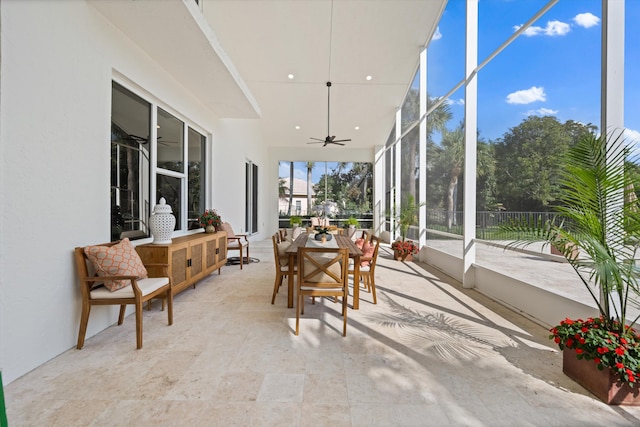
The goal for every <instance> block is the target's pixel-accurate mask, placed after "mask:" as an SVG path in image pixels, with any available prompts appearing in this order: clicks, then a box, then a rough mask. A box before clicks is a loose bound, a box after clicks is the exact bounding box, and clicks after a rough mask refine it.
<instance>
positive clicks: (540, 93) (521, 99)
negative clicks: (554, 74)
mask: <svg viewBox="0 0 640 427" xmlns="http://www.w3.org/2000/svg"><path fill="white" fill-rule="evenodd" d="M546 100H547V95H546V94H545V93H544V88H543V87H537V86H532V87H530V88H529V89H525V90H518V91H516V92H513V93H510V94H509V95H507V103H509V104H531V103H532V102H536V101H546Z"/></svg>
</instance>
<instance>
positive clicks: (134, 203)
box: [111, 82, 151, 240]
mask: <svg viewBox="0 0 640 427" xmlns="http://www.w3.org/2000/svg"><path fill="white" fill-rule="evenodd" d="M150 123H151V104H150V103H148V102H146V101H145V100H144V99H142V98H140V97H139V96H137V95H135V94H133V93H132V92H130V91H129V90H127V89H125V88H123V87H122V86H120V85H118V84H117V83H115V82H114V83H113V84H112V95H111V240H118V239H120V238H121V236H130V237H138V238H140V237H147V236H148V235H149V230H148V228H147V219H148V218H149V212H150V201H149V195H150V192H149V178H150V164H149V154H150V147H149V145H150V144H149V137H148V135H149V129H150ZM123 233H124V234H123Z"/></svg>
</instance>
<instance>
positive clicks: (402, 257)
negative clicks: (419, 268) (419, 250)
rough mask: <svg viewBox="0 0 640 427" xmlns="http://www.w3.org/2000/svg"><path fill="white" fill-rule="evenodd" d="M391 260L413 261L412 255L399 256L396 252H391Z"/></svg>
mask: <svg viewBox="0 0 640 427" xmlns="http://www.w3.org/2000/svg"><path fill="white" fill-rule="evenodd" d="M393 259H395V260H397V261H413V254H405V255H401V254H400V252H398V251H397V250H395V249H394V250H393Z"/></svg>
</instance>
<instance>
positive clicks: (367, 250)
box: [360, 240, 375, 267]
mask: <svg viewBox="0 0 640 427" xmlns="http://www.w3.org/2000/svg"><path fill="white" fill-rule="evenodd" d="M374 250H375V247H374V246H373V245H372V244H371V243H369V241H368V240H367V241H366V242H364V244H363V246H362V256H363V257H367V258H371V257H372V256H373V252H374ZM369 265H371V261H370V260H368V259H366V260H364V261H362V262H361V263H360V267H368V266H369Z"/></svg>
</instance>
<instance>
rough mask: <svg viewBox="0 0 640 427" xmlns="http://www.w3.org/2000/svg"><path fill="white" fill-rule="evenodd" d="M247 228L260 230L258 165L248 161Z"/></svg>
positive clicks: (254, 231) (254, 230) (246, 168)
mask: <svg viewBox="0 0 640 427" xmlns="http://www.w3.org/2000/svg"><path fill="white" fill-rule="evenodd" d="M244 223H245V230H246V233H247V234H253V233H257V232H258V165H256V164H254V163H253V162H250V161H247V163H246V165H245V221H244Z"/></svg>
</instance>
